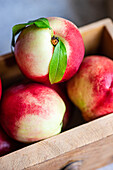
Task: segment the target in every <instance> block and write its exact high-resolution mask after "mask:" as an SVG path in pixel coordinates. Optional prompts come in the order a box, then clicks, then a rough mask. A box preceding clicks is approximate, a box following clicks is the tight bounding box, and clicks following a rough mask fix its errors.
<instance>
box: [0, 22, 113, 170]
mask: <svg viewBox="0 0 113 170" xmlns="http://www.w3.org/2000/svg"><path fill="white" fill-rule="evenodd" d="M80 31H81V34H82V36H83V40H84V43H85V47H86V54H91V53H93V54H96V53H99V54H105V55H107V56H108V57H111V58H112V52H113V24H112V21H111V20H110V19H105V20H102V21H99V22H96V23H93V24H90V25H87V26H84V27H82V28H80ZM107 44H108V45H107ZM0 76H1V78H2V82H3V88H7V87H8V86H10V85H11V84H13V83H16V82H18V81H23V80H24V79H26V78H25V77H24V76H23V75H22V73H21V71H20V70H19V67H18V66H17V64H16V61H15V58H14V56H13V55H12V54H11V53H10V54H6V55H4V56H0ZM76 114H80V113H79V112H76V109H74V110H73V117H72V119H70V126H69V127H70V128H72V127H74V128H72V129H70V130H67V131H65V132H62V133H61V134H59V135H56V136H54V137H51V138H48V139H46V140H43V141H40V142H37V143H34V144H32V145H29V146H27V147H25V148H23V149H20V150H17V151H15V152H13V153H10V154H8V155H6V156H3V157H0V170H1V169H3V170H13V169H16V170H21V169H31V170H32V169H39V170H40V169H44V170H45V169H47V170H48V169H53V170H55V169H59V168H63V167H64V166H65V165H66V164H68V163H69V162H71V161H78V160H80V161H82V164H81V169H88V168H90V169H95V168H97V167H102V166H103V165H105V164H108V163H111V162H112V161H113V149H112V148H113V113H112V114H109V115H107V116H104V117H102V118H99V119H96V120H94V121H91V122H89V123H84V124H83V125H79V123H78V125H79V126H78V125H77V124H76V122H77V121H78V119H77V120H76V116H75V115H76ZM80 123H82V122H80ZM75 126H76V127H75Z"/></svg>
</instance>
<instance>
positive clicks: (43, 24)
mask: <svg viewBox="0 0 113 170" xmlns="http://www.w3.org/2000/svg"><path fill="white" fill-rule="evenodd" d="M33 24H34V25H36V27H38V28H49V29H51V27H50V25H49V21H48V19H46V18H39V19H36V20H33V21H29V22H27V23H23V24H17V25H14V26H13V28H12V42H11V46H13V47H14V46H15V36H16V35H17V34H18V33H20V32H21V31H22V30H23V29H24V28H25V27H26V26H29V25H33Z"/></svg>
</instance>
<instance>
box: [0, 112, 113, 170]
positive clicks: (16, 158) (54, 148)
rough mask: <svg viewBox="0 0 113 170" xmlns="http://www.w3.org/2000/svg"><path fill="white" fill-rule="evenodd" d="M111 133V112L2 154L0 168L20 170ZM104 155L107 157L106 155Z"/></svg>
mask: <svg viewBox="0 0 113 170" xmlns="http://www.w3.org/2000/svg"><path fill="white" fill-rule="evenodd" d="M111 135H113V114H109V115H107V116H104V117H102V118H100V119H97V120H94V121H91V122H89V123H86V124H84V125H81V126H78V127H75V128H73V129H71V130H68V131H65V132H63V133H61V134H59V135H57V136H54V137H51V138H48V139H46V140H43V141H40V142H37V143H35V144H32V145H30V146H27V147H25V148H23V149H20V150H18V151H16V152H13V153H11V154H8V155H6V156H3V157H1V158H0V169H5V170H10V169H16V170H20V169H24V168H28V167H32V166H33V165H38V164H41V163H44V162H46V161H48V160H50V159H53V158H56V157H58V156H60V155H63V154H66V153H68V152H72V151H73V150H76V149H77V148H80V147H83V146H86V145H88V144H91V143H93V142H97V141H99V140H101V139H102V140H103V141H104V139H105V138H106V137H109V136H111ZM97 147H98V144H97ZM110 148H111V146H110ZM110 148H109V145H108V149H109V150H110V152H112V151H113V150H112V149H110ZM99 152H100V151H99ZM112 153H113V152H112ZM81 154H82V153H81ZM105 157H106V158H107V155H105ZM68 159H70V157H68ZM61 166H63V163H61ZM46 168H47V167H46Z"/></svg>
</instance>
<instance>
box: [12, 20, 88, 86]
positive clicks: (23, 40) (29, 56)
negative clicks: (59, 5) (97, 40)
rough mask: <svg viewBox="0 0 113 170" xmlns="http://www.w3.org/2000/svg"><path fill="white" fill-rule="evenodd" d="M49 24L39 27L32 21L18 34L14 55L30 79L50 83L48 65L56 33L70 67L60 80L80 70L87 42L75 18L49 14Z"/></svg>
mask: <svg viewBox="0 0 113 170" xmlns="http://www.w3.org/2000/svg"><path fill="white" fill-rule="evenodd" d="M47 19H48V21H49V24H50V26H51V28H52V29H53V31H51V30H50V29H49V28H37V27H36V26H34V25H32V26H29V27H27V28H25V29H24V30H23V31H22V32H21V33H20V35H19V37H18V39H17V41H16V45H15V50H14V53H15V58H16V61H17V63H18V65H19V67H20V69H21V71H22V72H23V73H24V74H25V75H26V76H27V77H28V78H30V79H32V80H35V81H37V82H43V83H46V84H49V83H50V82H49V76H48V73H49V65H50V61H51V58H52V55H53V51H54V47H53V45H52V43H51V38H52V36H53V34H54V35H55V36H56V37H58V38H59V39H60V40H61V41H62V42H63V43H64V45H65V47H66V51H67V67H66V70H65V73H64V76H63V78H62V79H61V81H60V82H62V81H66V80H68V79H70V78H71V77H72V76H73V75H74V74H75V73H76V72H77V70H78V68H79V66H80V64H81V62H82V60H83V57H84V51H85V50H84V43H83V39H82V36H81V34H80V32H79V29H78V28H77V27H76V25H74V24H73V23H72V22H70V21H68V20H66V19H64V18H60V17H49V18H47Z"/></svg>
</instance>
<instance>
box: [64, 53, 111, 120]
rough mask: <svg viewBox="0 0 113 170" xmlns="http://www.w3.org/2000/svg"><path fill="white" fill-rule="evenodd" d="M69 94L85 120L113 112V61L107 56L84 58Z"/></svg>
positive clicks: (68, 87) (68, 88)
mask: <svg viewBox="0 0 113 170" xmlns="http://www.w3.org/2000/svg"><path fill="white" fill-rule="evenodd" d="M67 92H68V95H69V98H70V99H71V100H72V102H73V103H74V104H75V105H76V106H78V108H79V109H80V110H81V112H82V115H83V117H84V119H85V120H87V121H89V120H93V119H95V118H97V117H101V116H104V115H106V114H109V113H112V112H113V61H112V60H111V59H109V58H107V57H105V56H88V57H86V58H84V60H83V62H82V64H81V66H80V68H79V70H78V72H77V74H76V75H75V76H74V77H73V78H72V79H71V80H70V81H69V82H68V84H67Z"/></svg>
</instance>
